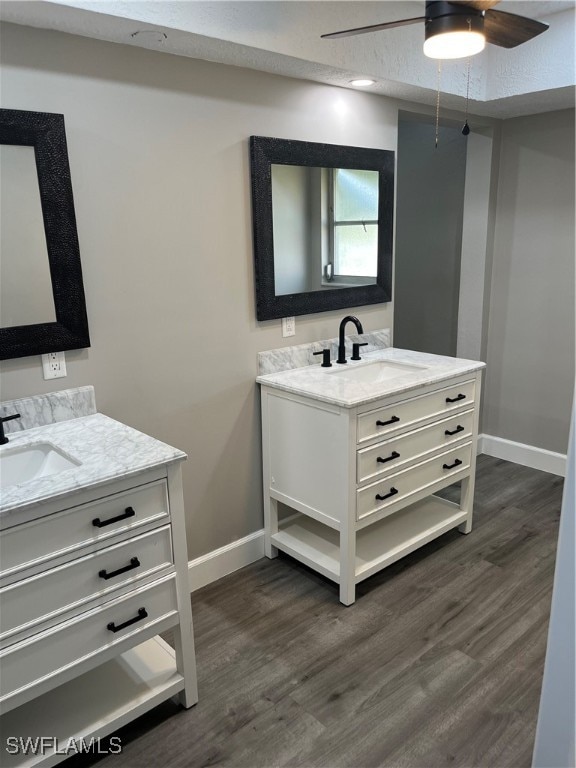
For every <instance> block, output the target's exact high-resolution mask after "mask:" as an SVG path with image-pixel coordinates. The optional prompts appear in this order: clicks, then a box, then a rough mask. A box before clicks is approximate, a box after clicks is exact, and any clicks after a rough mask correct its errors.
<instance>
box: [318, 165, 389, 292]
mask: <svg viewBox="0 0 576 768" xmlns="http://www.w3.org/2000/svg"><path fill="white" fill-rule="evenodd" d="M331 170H332V172H331V174H330V178H331V187H332V194H331V201H332V205H331V206H330V213H331V217H330V218H331V221H330V233H331V237H330V240H331V248H330V252H331V253H330V256H331V268H329V269H328V270H327V273H328V274H329V275H330V274H331V275H332V276H333V279H334V280H335V281H337V282H342V280H343V279H344V280H346V278H355V279H354V280H350V279H348V280H347V281H346V282H347V284H348V285H350V284H351V283H353V282H354V283H355V282H357V281H358V278H362V280H361V282H362V283H366V282H376V273H377V269H378V182H379V174H378V172H377V171H362V170H351V169H348V168H334V169H331ZM365 278H374V280H373V281H370V280H367V279H365Z"/></svg>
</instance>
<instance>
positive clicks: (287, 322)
mask: <svg viewBox="0 0 576 768" xmlns="http://www.w3.org/2000/svg"><path fill="white" fill-rule="evenodd" d="M295 334H296V318H295V317H283V318H282V336H283V337H284V338H286V337H287V336H294V335H295Z"/></svg>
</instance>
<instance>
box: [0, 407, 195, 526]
mask: <svg viewBox="0 0 576 768" xmlns="http://www.w3.org/2000/svg"><path fill="white" fill-rule="evenodd" d="M9 439H10V442H8V443H7V444H6V445H3V446H1V447H0V471H1V458H2V454H3V453H6V452H9V451H11V450H14V449H16V448H19V447H22V446H26V445H31V444H34V443H36V444H37V443H51V444H52V445H54V446H55V447H56V448H58V449H59V450H60V451H62V452H64V453H65V454H67V455H68V456H69V457H71V458H72V459H75V460H76V461H79V462H81V464H80V465H79V466H76V467H73V468H71V469H66V470H64V471H62V472H59V473H57V474H54V475H48V476H46V477H39V478H36V479H34V480H29V481H27V482H25V483H21V484H19V485H10V486H7V487H5V488H2V490H1V492H0V515H6V514H9V513H10V512H14V511H16V510H21V509H23V508H24V507H28V506H30V505H33V504H38V503H40V502H43V501H46V500H48V499H50V500H52V499H58V498H63V497H65V496H68V495H70V494H72V493H76V492H78V491H81V490H86V489H87V488H91V487H94V486H98V485H101V484H102V483H107V482H109V481H111V480H117V479H120V478H124V477H130V476H131V475H135V474H138V473H140V472H144V471H146V470H148V469H153V468H155V467H159V466H161V465H164V464H170V463H172V462H175V461H182V460H183V459H185V458H186V454H185V453H183V452H182V451H179V450H178V449H177V448H172V447H171V446H169V445H166V443H162V442H160V441H159V440H156V439H154V438H153V437H150V436H149V435H145V434H143V433H142V432H138V431H137V430H136V429H132V428H131V427H128V426H126V425H125V424H121V423H120V422H118V421H115V420H114V419H111V418H109V417H108V416H104V415H103V414H101V413H96V414H93V415H91V416H84V417H82V418H77V419H70V420H68V421H61V422H58V423H55V424H48V425H45V426H41V427H34V428H32V429H27V430H24V431H21V432H15V433H13V434H11V435H9Z"/></svg>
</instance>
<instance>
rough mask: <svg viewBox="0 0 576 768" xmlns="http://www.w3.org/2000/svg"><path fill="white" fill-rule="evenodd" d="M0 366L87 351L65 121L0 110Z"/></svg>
mask: <svg viewBox="0 0 576 768" xmlns="http://www.w3.org/2000/svg"><path fill="white" fill-rule="evenodd" d="M0 201H1V209H0V218H1V221H2V233H1V243H0V246H1V251H2V259H1V260H0V359H1V360H7V359H10V358H15V357H26V356H28V355H42V354H46V353H48V352H61V351H64V350H68V349H82V348H84V347H89V346H90V336H89V332H88V317H87V314H86V301H85V296H84V284H83V281H82V266H81V263H80V248H79V245H78V234H77V231H76V216H75V212H74V198H73V196H72V183H71V178H70V167H69V163H68V149H67V145H66V131H65V127H64V116H63V115H59V114H53V113H48V112H31V111H26V110H17V109H0Z"/></svg>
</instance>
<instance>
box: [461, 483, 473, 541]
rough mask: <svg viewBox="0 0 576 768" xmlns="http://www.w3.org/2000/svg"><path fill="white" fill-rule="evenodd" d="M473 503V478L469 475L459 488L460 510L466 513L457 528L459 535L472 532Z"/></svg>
mask: <svg viewBox="0 0 576 768" xmlns="http://www.w3.org/2000/svg"><path fill="white" fill-rule="evenodd" d="M473 502H474V476H473V475H470V476H469V477H465V478H464V479H463V480H462V485H461V486H460V509H461V510H462V511H463V512H464V511H466V512H468V516H467V518H466V520H465V521H464V522H463V523H461V524H460V525H459V526H458V530H459V531H460V533H470V532H471V531H472V511H473Z"/></svg>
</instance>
